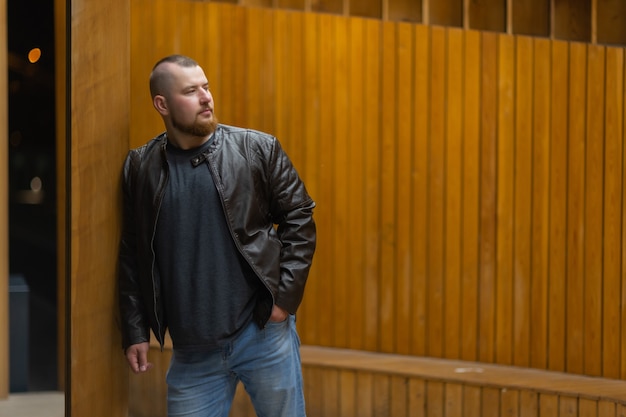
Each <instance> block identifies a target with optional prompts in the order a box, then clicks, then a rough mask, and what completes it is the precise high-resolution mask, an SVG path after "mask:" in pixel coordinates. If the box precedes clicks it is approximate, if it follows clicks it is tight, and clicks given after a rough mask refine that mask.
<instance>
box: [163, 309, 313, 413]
mask: <svg viewBox="0 0 626 417" xmlns="http://www.w3.org/2000/svg"><path fill="white" fill-rule="evenodd" d="M239 381H241V382H242V383H243V385H244V387H245V389H246V391H247V392H248V394H249V395H250V399H251V401H252V404H253V406H254V409H255V411H256V413H257V415H258V416H259V417H305V415H306V412H305V407H304V393H303V389H302V368H301V363H300V339H299V337H298V334H297V332H296V322H295V317H294V316H289V318H287V320H285V321H284V322H281V323H272V322H269V323H267V325H266V326H265V328H264V329H263V330H260V329H259V327H258V326H257V325H256V324H254V323H250V324H249V325H248V326H247V327H246V328H245V329H244V330H243V332H242V333H241V334H240V335H239V336H238V337H237V338H236V339H235V340H233V341H232V342H231V343H229V344H228V345H227V346H226V347H225V348H224V349H221V350H216V351H213V352H208V353H207V352H203V353H184V352H177V351H176V350H174V354H173V355H172V360H171V362H170V366H169V369H168V371H167V377H166V382H167V409H168V416H169V417H228V413H229V411H230V407H231V404H232V402H233V398H234V395H235V388H236V386H237V383H238V382H239Z"/></svg>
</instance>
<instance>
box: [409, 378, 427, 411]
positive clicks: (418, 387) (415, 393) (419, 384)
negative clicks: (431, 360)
mask: <svg viewBox="0 0 626 417" xmlns="http://www.w3.org/2000/svg"><path fill="white" fill-rule="evenodd" d="M408 385H409V388H408V394H407V395H408V397H407V398H408V407H409V410H408V413H407V417H424V415H425V414H426V382H425V381H424V380H422V379H417V378H411V379H409V381H408Z"/></svg>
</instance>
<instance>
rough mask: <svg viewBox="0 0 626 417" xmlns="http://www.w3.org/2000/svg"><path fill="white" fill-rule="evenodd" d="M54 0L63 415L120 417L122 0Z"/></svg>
mask: <svg viewBox="0 0 626 417" xmlns="http://www.w3.org/2000/svg"><path fill="white" fill-rule="evenodd" d="M56 1H57V3H56V6H55V10H56V11H55V14H56V24H57V26H56V31H57V32H56V35H57V40H56V42H57V47H58V49H57V51H56V53H57V71H58V73H57V74H58V78H57V87H58V90H57V92H58V94H57V109H58V111H59V116H58V117H59V120H60V124H59V130H58V137H59V146H58V154H59V164H57V165H58V167H59V168H58V169H59V172H58V181H59V187H58V188H59V189H60V190H62V191H61V194H60V196H59V213H62V214H61V215H60V216H59V230H60V238H59V255H60V258H59V263H60V275H59V281H60V282H61V288H62V291H63V293H62V297H61V299H62V300H64V309H63V310H62V311H63V320H62V321H61V323H62V324H61V326H60V328H61V329H62V331H63V332H64V334H63V335H62V336H61V338H62V339H63V341H64V342H65V343H64V344H63V345H62V350H61V352H64V353H65V354H66V356H65V358H66V359H67V360H66V361H64V362H63V363H64V364H65V365H64V367H63V369H64V371H65V372H63V374H64V375H65V376H66V379H65V381H66V382H67V385H65V393H66V410H65V411H66V412H65V415H66V416H67V417H72V416H92V417H100V416H102V417H104V416H106V417H122V416H126V415H127V405H128V379H127V375H128V371H127V365H126V361H125V359H124V355H123V353H122V349H121V337H120V334H119V328H118V324H117V323H116V319H115V318H116V315H115V312H116V311H117V307H116V306H117V302H116V282H117V280H116V268H117V251H118V247H119V233H120V225H121V221H120V216H121V182H120V177H121V168H122V163H123V159H124V157H125V155H126V153H127V151H128V134H129V111H130V110H129V104H130V102H129V98H128V97H129V88H130V59H129V51H130V45H129V42H130V41H129V29H128V28H129V20H130V3H129V2H128V1H127V0H111V1H106V2H103V1H99V0H72V1H71V2H66V1H64V0H56ZM64 325H67V326H64Z"/></svg>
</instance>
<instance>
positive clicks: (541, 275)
mask: <svg viewBox="0 0 626 417" xmlns="http://www.w3.org/2000/svg"><path fill="white" fill-rule="evenodd" d="M533 42H534V52H533V72H534V78H533V80H534V81H533V87H532V90H533V108H532V121H533V128H532V131H533V133H532V134H533V145H532V147H533V150H532V196H533V198H532V226H531V229H532V232H531V233H532V242H531V248H532V257H531V283H530V285H531V286H530V294H529V297H530V322H531V323H532V325H531V326H530V334H529V337H528V339H529V344H530V346H529V350H530V352H529V361H530V362H529V365H530V366H531V367H536V368H539V369H546V368H547V366H548V340H549V337H548V334H549V333H548V331H549V328H548V285H549V282H550V277H549V274H548V266H549V242H550V224H549V222H550V200H551V195H550V152H551V149H550V120H551V107H550V89H551V80H550V71H551V48H550V41H549V40H547V39H535V40H534V41H533Z"/></svg>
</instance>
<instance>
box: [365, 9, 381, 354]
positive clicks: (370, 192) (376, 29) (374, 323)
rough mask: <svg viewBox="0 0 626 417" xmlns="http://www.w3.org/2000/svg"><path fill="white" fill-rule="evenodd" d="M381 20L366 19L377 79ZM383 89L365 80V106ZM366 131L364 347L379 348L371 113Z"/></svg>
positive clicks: (370, 63) (375, 132) (371, 74)
mask: <svg viewBox="0 0 626 417" xmlns="http://www.w3.org/2000/svg"><path fill="white" fill-rule="evenodd" d="M380 32H381V27H380V23H379V22H376V21H374V20H368V21H366V22H365V45H366V51H365V60H366V62H365V66H364V68H363V74H364V78H365V80H378V79H379V77H380V76H381V73H380V67H379V60H378V56H379V55H378V54H379V51H380V48H381V45H380V36H381V33H380ZM381 98H382V92H381V91H380V87H379V83H372V82H367V83H366V84H365V103H364V105H365V108H366V109H375V108H377V107H378V105H379V104H380V100H381ZM364 129H365V135H364V137H363V139H364V141H363V144H364V146H365V148H366V149H365V167H366V170H365V173H364V174H365V175H364V177H363V181H364V190H365V195H366V196H367V197H368V200H367V202H366V204H365V207H364V217H365V222H364V225H363V226H364V228H365V231H366V232H365V239H364V241H363V244H364V253H363V256H364V259H365V275H364V277H363V279H364V283H365V287H364V288H365V300H364V303H363V323H364V331H365V346H364V347H365V349H366V350H376V349H377V348H378V340H377V338H378V330H379V318H378V313H377V311H376V308H373V307H374V306H378V296H379V289H378V276H379V268H380V256H379V251H380V216H381V211H380V196H381V194H380V186H381V185H380V170H381V166H380V136H379V134H380V130H379V129H380V121H379V118H377V117H368V118H366V120H365V124H364Z"/></svg>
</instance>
